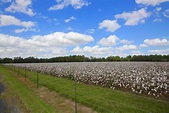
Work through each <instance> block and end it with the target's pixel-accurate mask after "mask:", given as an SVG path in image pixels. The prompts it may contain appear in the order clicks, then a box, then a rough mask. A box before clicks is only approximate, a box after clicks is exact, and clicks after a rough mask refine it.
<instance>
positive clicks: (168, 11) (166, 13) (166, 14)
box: [163, 9, 169, 18]
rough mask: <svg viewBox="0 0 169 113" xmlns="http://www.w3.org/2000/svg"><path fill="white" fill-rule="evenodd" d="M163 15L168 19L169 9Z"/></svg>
mask: <svg viewBox="0 0 169 113" xmlns="http://www.w3.org/2000/svg"><path fill="white" fill-rule="evenodd" d="M163 15H164V16H165V17H167V18H169V9H167V10H165V11H164V13H163Z"/></svg>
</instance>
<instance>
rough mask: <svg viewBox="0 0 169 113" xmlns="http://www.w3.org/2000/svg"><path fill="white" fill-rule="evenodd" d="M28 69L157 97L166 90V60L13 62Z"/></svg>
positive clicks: (168, 68)
mask: <svg viewBox="0 0 169 113" xmlns="http://www.w3.org/2000/svg"><path fill="white" fill-rule="evenodd" d="M13 65H14V66H17V67H21V68H26V69H28V70H31V71H38V72H41V73H46V74H50V75H53V76H57V77H64V78H69V79H72V80H76V81H77V82H82V83H86V84H94V85H99V86H102V87H109V88H111V89H122V90H125V89H126V90H129V91H132V92H133V93H137V94H146V95H151V96H154V97H155V98H158V97H160V96H164V95H168V94H169V62H81V63H30V64H29V63H28V64H13Z"/></svg>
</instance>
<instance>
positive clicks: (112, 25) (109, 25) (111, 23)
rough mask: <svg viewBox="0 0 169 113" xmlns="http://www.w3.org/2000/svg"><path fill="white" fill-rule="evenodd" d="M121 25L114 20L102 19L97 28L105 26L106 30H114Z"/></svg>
mask: <svg viewBox="0 0 169 113" xmlns="http://www.w3.org/2000/svg"><path fill="white" fill-rule="evenodd" d="M120 27H121V26H120V25H119V24H118V23H117V21H116V20H104V21H102V22H101V23H99V29H103V28H106V30H107V31H110V32H114V31H116V30H117V29H119V28H120Z"/></svg>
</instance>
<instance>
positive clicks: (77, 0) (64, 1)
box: [49, 0, 90, 10]
mask: <svg viewBox="0 0 169 113" xmlns="http://www.w3.org/2000/svg"><path fill="white" fill-rule="evenodd" d="M56 2H57V5H53V6H52V7H50V8H49V10H62V9H63V8H65V7H67V6H69V5H71V6H72V7H73V8H74V9H80V8H82V7H83V6H88V5H89V4H90V3H89V2H87V1H86V0H56Z"/></svg>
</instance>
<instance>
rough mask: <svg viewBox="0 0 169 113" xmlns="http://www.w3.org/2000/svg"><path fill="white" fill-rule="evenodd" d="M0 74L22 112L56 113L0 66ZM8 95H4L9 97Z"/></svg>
mask: <svg viewBox="0 0 169 113" xmlns="http://www.w3.org/2000/svg"><path fill="white" fill-rule="evenodd" d="M0 72H1V73H2V76H3V83H4V84H5V85H6V86H7V89H8V90H10V95H11V94H12V95H13V96H17V98H18V99H19V101H20V105H21V106H22V110H23V111H26V112H30V113H56V110H55V109H54V108H52V107H51V106H50V105H48V104H47V103H45V102H44V101H43V100H42V99H40V97H38V96H36V94H35V93H34V92H33V91H32V90H31V89H29V88H28V87H26V86H25V85H24V84H23V83H21V82H20V81H19V80H18V79H16V78H15V77H14V76H12V75H11V73H9V71H8V70H7V69H6V68H4V67H3V66H0ZM8 93H9V92H7V94H6V95H9V94H8ZM6 97H8V96H6Z"/></svg>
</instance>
